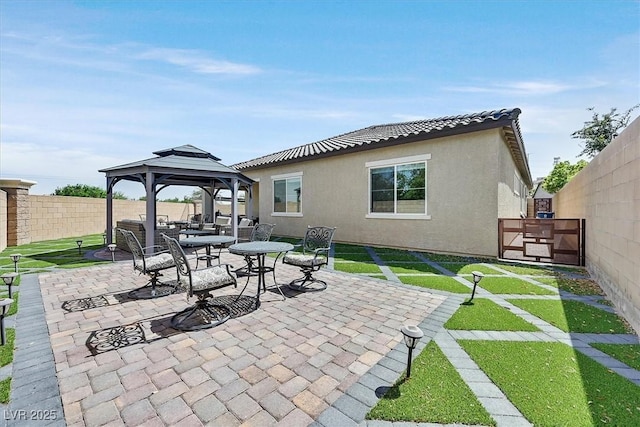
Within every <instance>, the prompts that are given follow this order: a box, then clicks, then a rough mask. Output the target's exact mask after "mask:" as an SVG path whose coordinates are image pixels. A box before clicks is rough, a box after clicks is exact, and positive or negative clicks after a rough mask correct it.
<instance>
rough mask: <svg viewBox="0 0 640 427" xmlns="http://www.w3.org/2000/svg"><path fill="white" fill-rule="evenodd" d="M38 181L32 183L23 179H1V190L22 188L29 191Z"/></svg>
mask: <svg viewBox="0 0 640 427" xmlns="http://www.w3.org/2000/svg"><path fill="white" fill-rule="evenodd" d="M36 184H37V182H36V181H30V180H28V179H21V178H1V179H0V188H3V189H4V188H20V189H24V190H28V189H29V188H31V187H32V186H33V185H36Z"/></svg>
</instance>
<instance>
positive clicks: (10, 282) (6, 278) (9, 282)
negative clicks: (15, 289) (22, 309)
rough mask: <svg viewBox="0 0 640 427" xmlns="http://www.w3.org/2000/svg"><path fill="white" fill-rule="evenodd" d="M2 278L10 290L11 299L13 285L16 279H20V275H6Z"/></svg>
mask: <svg viewBox="0 0 640 427" xmlns="http://www.w3.org/2000/svg"><path fill="white" fill-rule="evenodd" d="M0 277H2V281H3V282H4V284H5V285H7V287H8V288H9V298H11V297H12V295H11V285H13V281H14V280H15V278H16V277H18V273H5V274H3V275H2V276H0Z"/></svg>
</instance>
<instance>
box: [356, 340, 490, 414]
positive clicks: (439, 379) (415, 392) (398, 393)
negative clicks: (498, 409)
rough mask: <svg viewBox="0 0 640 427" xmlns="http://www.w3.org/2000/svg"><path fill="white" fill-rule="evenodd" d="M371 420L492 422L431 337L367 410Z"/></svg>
mask: <svg viewBox="0 0 640 427" xmlns="http://www.w3.org/2000/svg"><path fill="white" fill-rule="evenodd" d="M366 418H367V419H370V420H387V421H413V422H424V423H440V424H450V423H460V424H481V425H495V421H494V420H493V419H492V418H491V417H490V416H489V414H488V413H487V411H486V410H485V409H484V407H482V405H481V404H480V402H478V399H477V398H476V397H475V395H474V394H473V393H472V392H471V390H470V389H469V387H468V386H467V385H466V384H465V382H464V381H463V380H462V378H461V377H460V375H459V374H458V372H457V371H456V370H455V368H454V367H453V366H452V365H451V363H450V362H449V360H447V358H446V356H445V355H444V354H443V353H442V351H441V350H440V348H438V346H437V345H436V344H435V343H434V342H433V341H432V342H430V343H429V344H427V346H426V347H425V349H424V350H423V351H422V353H420V355H419V356H418V357H416V358H415V360H414V361H413V363H412V365H411V378H410V379H408V380H406V381H405V377H404V375H403V376H402V377H401V378H400V379H399V380H398V381H397V382H396V384H395V385H394V386H393V387H391V388H390V389H389V390H388V391H387V393H386V394H385V395H384V397H382V399H380V401H379V402H378V403H377V404H376V406H375V407H373V409H371V411H369V413H368V414H367V417H366Z"/></svg>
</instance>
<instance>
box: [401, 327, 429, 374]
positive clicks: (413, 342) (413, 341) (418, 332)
mask: <svg viewBox="0 0 640 427" xmlns="http://www.w3.org/2000/svg"><path fill="white" fill-rule="evenodd" d="M400 331H401V332H402V335H404V343H405V344H406V345H407V348H408V349H409V356H408V357H407V378H409V377H410V376H411V353H413V349H414V348H416V346H417V345H418V341H420V338H422V337H423V336H424V332H422V329H420V328H418V327H417V326H415V325H404V326H403V327H402V328H401V329H400Z"/></svg>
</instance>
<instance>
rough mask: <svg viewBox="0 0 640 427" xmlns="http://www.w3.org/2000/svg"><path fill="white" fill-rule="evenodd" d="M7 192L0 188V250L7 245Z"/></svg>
mask: <svg viewBox="0 0 640 427" xmlns="http://www.w3.org/2000/svg"><path fill="white" fill-rule="evenodd" d="M7 230H8V229H7V193H6V192H5V191H3V190H0V251H3V250H5V249H6V247H7Z"/></svg>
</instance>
